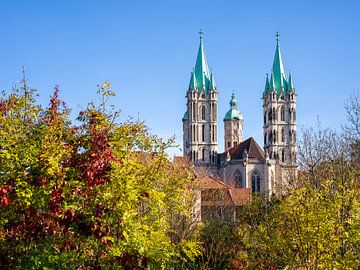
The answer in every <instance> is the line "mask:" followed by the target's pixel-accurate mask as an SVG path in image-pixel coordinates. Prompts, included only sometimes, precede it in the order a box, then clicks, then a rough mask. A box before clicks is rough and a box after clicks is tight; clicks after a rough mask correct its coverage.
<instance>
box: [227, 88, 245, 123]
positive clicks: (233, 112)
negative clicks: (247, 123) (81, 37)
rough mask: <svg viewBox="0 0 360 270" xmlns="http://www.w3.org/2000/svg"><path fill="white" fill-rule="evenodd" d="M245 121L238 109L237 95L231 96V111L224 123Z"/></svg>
mask: <svg viewBox="0 0 360 270" xmlns="http://www.w3.org/2000/svg"><path fill="white" fill-rule="evenodd" d="M231 120H243V116H242V113H241V112H240V111H239V110H238V109H237V100H236V97H235V94H234V93H233V94H232V95H231V100H230V110H229V111H228V112H227V113H226V114H225V118H224V121H231Z"/></svg>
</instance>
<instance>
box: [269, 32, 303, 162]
mask: <svg viewBox="0 0 360 270" xmlns="http://www.w3.org/2000/svg"><path fill="white" fill-rule="evenodd" d="M279 37H280V35H279V33H276V49H275V57H274V62H273V66H272V70H271V73H270V78H269V76H268V75H267V76H266V83H265V90H264V93H263V112H264V150H265V151H266V152H267V154H268V155H269V157H270V158H271V159H276V160H279V162H280V163H283V164H287V165H295V164H296V91H295V88H294V85H293V80H292V76H291V73H290V72H289V78H288V79H287V78H286V75H285V69H284V65H283V60H282V55H281V51H280V42H279Z"/></svg>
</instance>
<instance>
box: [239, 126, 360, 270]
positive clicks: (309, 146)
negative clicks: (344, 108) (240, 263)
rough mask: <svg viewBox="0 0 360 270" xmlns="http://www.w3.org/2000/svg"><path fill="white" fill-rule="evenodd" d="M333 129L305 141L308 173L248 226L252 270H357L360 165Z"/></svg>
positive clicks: (312, 133)
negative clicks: (331, 269)
mask: <svg viewBox="0 0 360 270" xmlns="http://www.w3.org/2000/svg"><path fill="white" fill-rule="evenodd" d="M341 138H342V136H338V135H337V134H336V133H335V132H333V131H331V130H329V129H325V130H323V129H318V130H314V129H311V130H308V131H306V132H304V137H303V141H301V142H300V145H301V147H299V149H300V150H299V151H300V162H302V168H303V170H302V171H301V173H300V176H299V179H298V185H297V186H296V187H294V188H293V189H290V190H288V194H287V195H285V196H284V197H282V198H281V200H280V201H279V203H278V204H276V205H275V206H274V207H271V208H269V207H266V208H267V209H269V210H270V211H269V212H268V214H267V215H266V219H265V220H264V221H266V222H264V221H263V222H261V223H259V224H258V225H257V226H256V227H251V226H250V227H246V226H245V227H244V226H243V228H244V229H245V233H244V235H245V237H244V241H245V243H246V247H247V248H246V249H245V250H246V251H247V256H248V257H247V258H248V267H249V268H250V269H269V268H271V267H274V268H285V267H288V268H290V269H329V268H336V269H356V268H358V267H359V266H360V260H359V254H358V246H359V244H360V237H359V233H358V232H359V230H360V216H359V212H360V200H359V198H360V174H359V172H360V167H359V163H358V162H354V160H353V159H351V158H349V152H348V151H349V147H348V145H347V143H346V141H344V140H342V139H341Z"/></svg>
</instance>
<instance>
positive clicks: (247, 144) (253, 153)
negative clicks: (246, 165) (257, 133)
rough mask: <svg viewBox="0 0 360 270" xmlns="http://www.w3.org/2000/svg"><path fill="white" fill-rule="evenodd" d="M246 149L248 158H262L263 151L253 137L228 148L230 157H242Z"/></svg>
mask: <svg viewBox="0 0 360 270" xmlns="http://www.w3.org/2000/svg"><path fill="white" fill-rule="evenodd" d="M245 150H246V152H247V154H248V157H249V158H256V159H264V158H265V155H264V151H263V150H262V149H261V147H260V146H259V145H258V144H257V142H256V141H255V139H254V138H253V137H250V138H249V139H247V140H245V141H243V142H242V143H240V144H238V145H237V146H235V147H233V148H231V149H230V150H229V153H230V156H231V159H242V158H243V155H244V151H245Z"/></svg>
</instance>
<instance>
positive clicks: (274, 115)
mask: <svg viewBox="0 0 360 270" xmlns="http://www.w3.org/2000/svg"><path fill="white" fill-rule="evenodd" d="M272 118H273V120H274V121H276V113H275V108H273V109H272Z"/></svg>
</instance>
